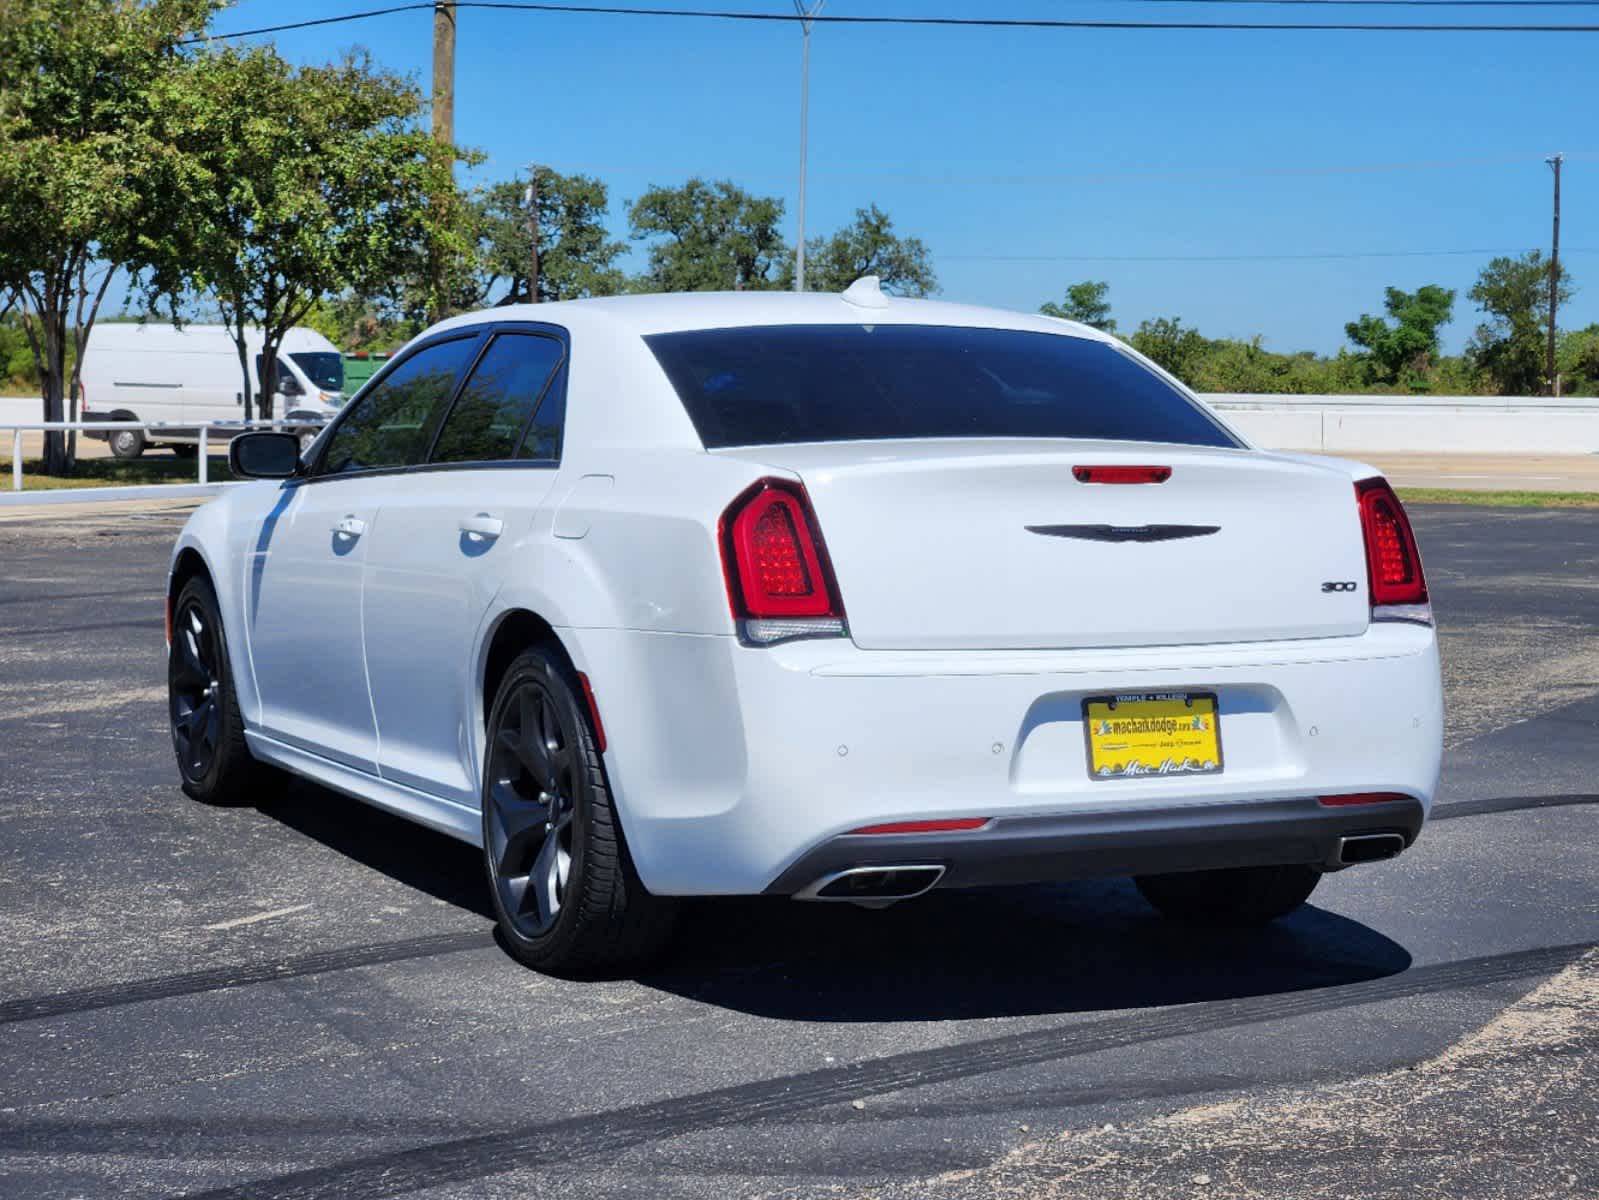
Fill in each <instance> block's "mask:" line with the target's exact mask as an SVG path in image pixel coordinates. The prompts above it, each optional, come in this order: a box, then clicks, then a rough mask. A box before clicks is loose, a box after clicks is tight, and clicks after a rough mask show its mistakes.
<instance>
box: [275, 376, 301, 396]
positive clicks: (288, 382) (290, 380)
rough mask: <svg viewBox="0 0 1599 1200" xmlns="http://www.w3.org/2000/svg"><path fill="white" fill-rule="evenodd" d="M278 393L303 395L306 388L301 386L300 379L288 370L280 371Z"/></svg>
mask: <svg viewBox="0 0 1599 1200" xmlns="http://www.w3.org/2000/svg"><path fill="white" fill-rule="evenodd" d="M278 395H280V396H303V395H305V389H304V388H303V387H301V386H300V381H299V380H298V379H296V378H295V377H294V376H293V375H290V374H289V373H288V372H287V371H279V372H278Z"/></svg>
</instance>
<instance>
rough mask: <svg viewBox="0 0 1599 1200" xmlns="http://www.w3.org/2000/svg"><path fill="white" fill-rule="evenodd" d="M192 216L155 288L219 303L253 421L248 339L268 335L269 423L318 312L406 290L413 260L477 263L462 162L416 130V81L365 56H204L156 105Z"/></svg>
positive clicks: (182, 222)
mask: <svg viewBox="0 0 1599 1200" xmlns="http://www.w3.org/2000/svg"><path fill="white" fill-rule="evenodd" d="M159 104H160V108H161V118H162V121H163V122H164V125H165V127H166V128H167V129H168V130H169V131H170V135H171V137H172V141H173V144H174V146H175V147H176V159H175V161H176V162H177V164H178V168H177V169H178V170H179V171H180V172H181V174H182V176H183V179H182V184H183V188H182V194H183V198H184V202H183V204H182V206H181V209H180V211H179V212H177V213H175V214H174V217H173V220H172V222H171V224H170V225H169V226H168V227H167V228H166V230H165V234H166V239H167V240H166V241H165V242H164V243H163V245H162V253H161V255H160V257H159V258H158V260H157V266H156V268H155V269H154V270H153V271H152V272H151V274H150V276H149V278H148V280H147V290H148V292H149V294H150V295H152V296H166V297H173V296H176V295H178V294H180V293H182V292H185V291H186V292H189V293H199V294H203V295H207V296H209V297H210V299H211V300H212V302H213V303H214V304H215V305H216V307H217V308H218V310H219V311H220V312H221V315H222V319H223V322H224V323H225V324H226V325H227V327H228V330H229V332H230V333H231V334H232V335H233V340H234V344H235V346H236V347H237V348H238V353H239V367H240V372H241V375H242V381H243V387H244V393H245V414H246V416H249V415H250V413H251V394H252V385H253V383H254V381H255V380H254V376H255V375H256V372H255V371H254V370H252V364H251V363H250V362H249V361H248V352H247V350H246V341H245V338H246V332H247V330H248V329H250V328H251V327H252V326H259V327H260V328H261V330H262V336H263V339H264V348H263V350H262V354H261V368H260V373H259V379H260V385H261V403H260V408H259V411H260V415H261V416H263V417H270V416H271V415H272V402H273V394H274V392H275V384H276V378H277V353H278V347H279V346H280V345H281V344H282V341H283V336H284V334H285V333H287V332H288V331H289V330H290V329H291V328H293V327H294V326H295V325H297V324H299V323H300V322H301V321H302V320H304V319H305V318H306V317H307V315H308V314H309V313H311V312H312V311H313V309H314V308H315V306H316V305H317V304H318V303H319V302H322V301H325V300H328V299H330V298H333V297H338V296H342V295H346V294H354V295H358V296H359V295H367V294H372V293H374V292H377V291H379V290H381V289H382V287H383V286H385V285H387V284H389V283H391V282H392V281H393V280H394V279H395V278H397V277H399V276H400V275H401V274H402V273H403V272H404V270H405V268H406V266H407V265H408V264H409V263H411V262H412V261H414V259H415V257H416V255H417V251H418V247H419V246H422V245H426V244H432V245H435V246H440V247H443V248H444V251H445V252H446V253H447V254H449V255H452V256H453V255H460V254H463V253H464V252H465V251H466V250H467V249H468V238H469V228H470V226H469V223H468V221H467V218H466V214H465V212H464V210H463V206H462V205H461V204H460V203H459V202H458V201H457V200H454V199H450V200H445V201H444V202H440V201H439V200H438V197H441V196H443V197H458V192H457V189H456V187H455V183H454V180H453V177H452V169H453V166H454V163H455V161H456V160H457V159H458V158H460V157H463V156H462V155H461V153H460V152H459V151H458V150H456V148H455V147H452V146H443V145H440V144H439V143H438V142H436V141H435V140H434V139H433V138H432V137H431V136H430V135H429V133H428V132H427V130H426V129H425V128H424V127H423V125H422V123H421V113H422V98H421V95H420V93H419V92H418V91H417V89H416V86H415V85H414V84H413V83H411V82H410V81H409V80H408V79H405V78H403V77H401V76H399V75H395V74H393V73H390V72H387V71H383V70H380V69H378V68H376V67H374V66H373V65H372V63H371V61H370V60H369V59H367V58H366V57H365V56H362V55H350V56H347V57H346V58H344V59H343V60H342V61H339V62H336V63H332V64H329V65H327V66H307V67H295V66H293V65H291V64H290V63H288V62H287V61H286V60H285V59H283V58H282V57H281V56H280V55H278V53H277V52H276V51H275V50H273V49H272V48H270V47H251V48H248V49H225V50H220V51H209V50H208V51H204V52H201V53H199V54H198V55H196V56H195V58H194V60H193V62H192V63H191V65H190V67H189V69H188V70H187V71H186V72H184V73H183V74H182V75H181V76H177V77H175V78H173V79H172V80H169V81H167V83H166V86H164V87H163V88H162V89H161V91H160V95H159Z"/></svg>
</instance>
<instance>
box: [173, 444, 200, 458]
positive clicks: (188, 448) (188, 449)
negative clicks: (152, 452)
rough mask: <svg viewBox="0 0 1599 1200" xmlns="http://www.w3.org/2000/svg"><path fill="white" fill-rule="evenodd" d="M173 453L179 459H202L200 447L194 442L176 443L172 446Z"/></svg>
mask: <svg viewBox="0 0 1599 1200" xmlns="http://www.w3.org/2000/svg"><path fill="white" fill-rule="evenodd" d="M172 453H173V454H175V455H177V456H178V457H179V458H187V459H195V458H199V457H200V447H199V446H197V445H196V444H195V443H193V442H176V443H174V444H173V446H172Z"/></svg>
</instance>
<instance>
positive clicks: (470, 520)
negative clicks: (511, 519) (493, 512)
mask: <svg viewBox="0 0 1599 1200" xmlns="http://www.w3.org/2000/svg"><path fill="white" fill-rule="evenodd" d="M504 531H505V522H504V521H502V520H500V518H499V517H492V516H490V515H489V514H488V513H478V514H477V516H475V517H462V518H461V532H462V533H469V534H472V535H473V536H474V537H480V538H497V537H499V536H500V534H501V533H503V532H504Z"/></svg>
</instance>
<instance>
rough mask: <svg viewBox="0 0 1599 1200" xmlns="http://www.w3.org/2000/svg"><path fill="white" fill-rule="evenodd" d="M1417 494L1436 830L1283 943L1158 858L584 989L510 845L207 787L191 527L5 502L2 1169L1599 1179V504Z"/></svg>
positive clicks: (297, 1177)
mask: <svg viewBox="0 0 1599 1200" xmlns="http://www.w3.org/2000/svg"><path fill="white" fill-rule="evenodd" d="M1413 515H1414V517H1415V522H1416V525H1417V529H1418V533H1419V535H1420V537H1421V539H1422V543H1423V551H1424V553H1425V555H1426V557H1427V565H1428V570H1429V576H1430V580H1431V582H1432V585H1433V592H1434V600H1435V604H1436V608H1437V612H1438V615H1439V620H1440V627H1441V630H1442V635H1443V639H1444V653H1445V683H1446V690H1447V694H1448V702H1449V706H1450V709H1449V721H1448V726H1447V740H1448V754H1447V759H1446V767H1445V778H1444V783H1443V788H1442V793H1441V796H1440V803H1439V806H1438V808H1437V810H1436V813H1435V823H1434V824H1432V825H1430V826H1429V827H1428V829H1427V830H1426V832H1425V833H1424V834H1423V837H1422V840H1421V841H1420V843H1419V844H1418V845H1417V846H1416V847H1415V849H1414V850H1413V851H1412V852H1411V853H1409V854H1407V855H1406V856H1404V857H1403V858H1401V859H1399V860H1397V861H1394V862H1391V863H1386V864H1380V865H1377V866H1372V867H1367V868H1364V869H1357V870H1353V871H1349V872H1345V873H1342V874H1339V875H1336V876H1332V877H1330V878H1328V879H1327V880H1325V881H1324V883H1323V885H1322V886H1321V888H1320V889H1319V890H1318V891H1317V893H1316V895H1315V897H1314V902H1313V904H1312V906H1310V907H1308V908H1307V909H1305V910H1303V911H1302V912H1300V913H1299V914H1296V915H1295V916H1294V917H1293V918H1291V919H1289V920H1287V921H1285V922H1282V923H1280V924H1279V925H1278V926H1276V927H1274V928H1272V929H1270V930H1268V931H1266V932H1263V933H1259V934H1253V935H1243V934H1215V935H1205V936H1195V935H1194V934H1192V933H1189V932H1185V931H1181V930H1177V929H1174V928H1172V927H1169V926H1167V925H1164V924H1162V923H1161V922H1160V921H1158V920H1157V919H1156V918H1155V917H1154V916H1153V915H1152V914H1151V913H1149V912H1148V911H1146V909H1145V908H1144V907H1143V905H1142V903H1141V902H1140V900H1139V899H1138V897H1137V895H1136V894H1135V893H1134V892H1133V890H1132V888H1131V887H1130V885H1128V884H1126V883H1123V882H1109V883H1087V884H1069V885H1058V886H1049V887H1036V888H1028V889H1018V890H1011V891H992V892H973V893H950V894H942V893H936V892H935V893H934V894H932V895H931V896H929V897H927V898H925V899H924V900H922V901H918V902H915V903H912V904H907V905H902V906H899V907H897V908H894V909H890V910H887V911H884V912H868V911H862V910H857V909H853V908H848V907H824V906H803V905H797V904H792V903H789V902H786V901H772V902H767V901H760V902H756V901H751V902H718V903H705V904H701V905H699V906H696V908H695V909H694V910H693V911H692V912H691V913H690V915H689V919H688V920H687V921H686V923H685V925H684V928H683V930H682V932H681V935H680V937H679V942H678V945H677V947H676V949H675V951H674V953H673V955H672V956H671V957H670V958H669V959H668V961H666V962H665V963H664V964H662V965H661V966H660V967H659V968H657V969H655V970H653V971H652V972H651V973H649V974H648V975H645V976H642V977H640V978H629V979H615V980H606V981H601V982H582V983H579V982H569V981H561V980H556V979H551V978H546V977H543V976H540V975H537V974H533V973H531V972H529V971H527V970H525V969H524V968H522V967H520V966H518V965H517V964H516V963H515V962H513V961H512V960H511V959H510V958H509V957H508V956H507V955H506V954H505V953H504V952H503V951H502V950H501V949H500V948H499V947H498V946H497V945H496V944H495V942H494V939H493V937H492V936H491V932H490V930H491V921H490V919H489V916H488V909H487V900H486V897H485V895H484V892H483V885H482V881H481V877H480V876H481V872H480V867H479V863H478V859H477V856H476V853H475V852H474V851H472V850H470V849H469V848H467V847H465V846H462V845H460V844H457V843H455V842H452V841H450V840H448V839H446V838H444V837H442V836H439V835H434V834H431V833H428V832H425V831H422V830H420V829H416V828H414V827H411V826H409V825H406V824H404V823H403V822H400V821H399V820H397V819H393V818H390V817H387V816H384V815H382V814H380V813H378V812H376V811H374V810H370V809H367V808H364V807H362V806H360V805H358V804H357V803H355V802H354V801H350V800H346V799H343V798H341V797H339V796H336V795H333V794H331V793H328V792H325V791H322V790H320V789H317V788H313V787H310V786H308V785H296V786H292V787H289V788H288V789H286V790H285V792H284V793H283V794H282V795H281V796H279V797H278V798H276V799H275V800H274V801H272V802H271V803H270V804H268V805H266V806H264V807H262V808H259V809H256V808H243V809H214V808H205V807H202V806H200V805H197V804H194V803H193V802H191V801H189V800H188V799H186V798H185V797H184V796H183V795H182V794H181V793H180V792H179V790H178V788H177V785H176V775H175V769H174V767H173V763H172V753H171V749H170V742H169V739H168V735H167V732H166V718H165V701H164V697H165V687H164V660H163V650H162V645H161V588H162V583H163V580H164V571H165V563H166V552H167V547H168V545H169V544H170V541H171V539H172V537H173V536H174V535H175V533H176V531H177V529H178V524H179V521H180V520H181V516H180V515H179V514H175V513H172V512H160V511H156V512H142V513H137V514H132V515H124V516H107V515H104V514H83V513H77V514H74V515H70V516H67V515H59V516H53V517H30V518H29V519H27V520H17V519H9V520H7V521H5V522H3V523H0V1195H4V1196H6V1197H34V1196H39V1197H43V1196H50V1197H67V1196H112V1195H114V1196H134V1197H143V1196H171V1195H185V1196H187V1195H204V1196H233V1197H247V1196H248V1197H330V1198H331V1197H377V1196H398V1195H419V1196H426V1197H447V1196H449V1197H453V1196H473V1197H500V1196H507V1197H509V1196H513V1195H514V1196H545V1195H549V1196H554V1195H561V1196H563V1197H591V1196H593V1197H598V1196H621V1195H632V1196H642V1197H689V1196H696V1197H698V1196H704V1197H808V1196H829V1197H833V1196H836V1197H850V1198H853V1197H881V1198H889V1197H930V1196H937V1197H967V1196H971V1197H989V1196H1017V1197H1021V1196H1026V1197H1034V1196H1041V1197H1043V1196H1049V1197H1067V1196H1072V1197H1077V1196H1088V1197H1099V1196H1104V1197H1127V1196H1171V1195H1182V1196H1272V1197H1277V1196H1342V1195H1360V1196H1388V1195H1392V1196H1400V1195H1404V1196H1407V1197H1412V1196H1460V1195H1472V1196H1495V1197H1497V1196H1503V1197H1518V1198H1520V1197H1532V1196H1599V1095H1596V1092H1599V1089H1596V1088H1595V1086H1594V1080H1595V1079H1599V965H1596V963H1595V961H1594V949H1593V948H1594V947H1595V945H1599V857H1596V855H1595V848H1596V846H1599V783H1596V780H1595V773H1596V771H1599V766H1596V762H1599V754H1596V749H1595V747H1596V746H1599V513H1595V512H1593V511H1592V510H1587V511H1584V510H1572V509H1566V510H1561V509H1549V510H1513V509H1486V508H1469V507H1456V506H1451V507H1437V508H1426V507H1420V508H1417V509H1414V510H1413ZM13 516H14V515H13ZM1371 703H1373V704H1377V705H1380V704H1381V703H1382V697H1380V696H1373V697H1371Z"/></svg>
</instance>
